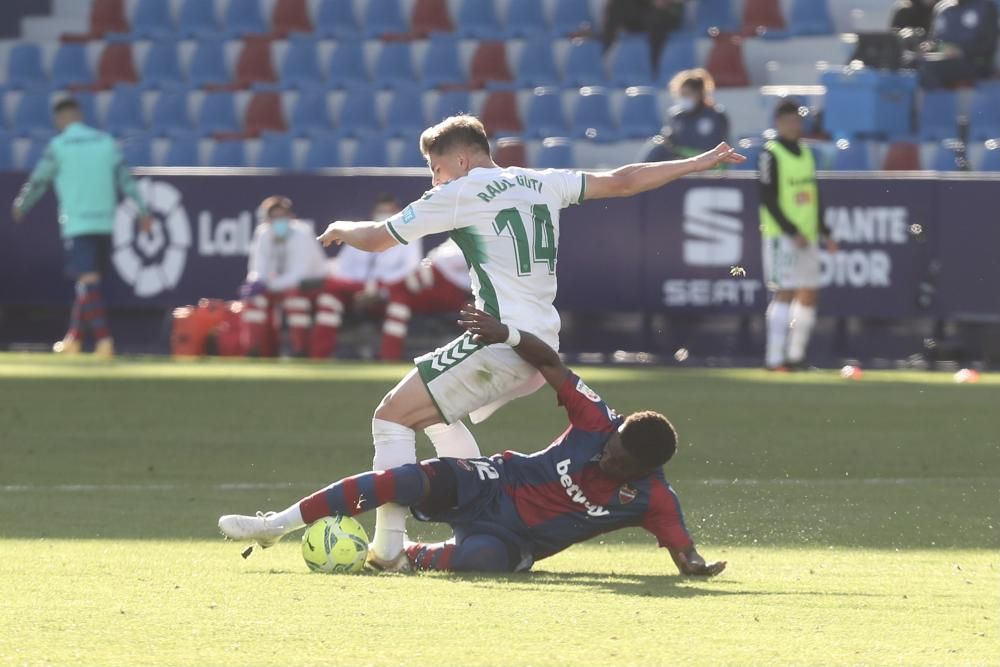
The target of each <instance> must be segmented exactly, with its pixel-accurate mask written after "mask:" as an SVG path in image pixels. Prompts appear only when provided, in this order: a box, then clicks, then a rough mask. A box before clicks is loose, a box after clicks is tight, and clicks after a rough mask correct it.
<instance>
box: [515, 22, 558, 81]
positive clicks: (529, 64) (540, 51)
mask: <svg viewBox="0 0 1000 667" xmlns="http://www.w3.org/2000/svg"><path fill="white" fill-rule="evenodd" d="M514 76H515V77H516V78H517V85H518V87H521V88H534V87H535V86H555V85H558V84H559V71H558V70H557V69H556V61H555V58H554V57H553V54H552V42H551V40H550V39H549V38H548V37H546V36H544V35H537V36H533V37H530V38H529V39H528V40H527V41H526V42H525V44H524V48H522V49H521V55H520V56H518V59H517V63H516V64H515V66H514Z"/></svg>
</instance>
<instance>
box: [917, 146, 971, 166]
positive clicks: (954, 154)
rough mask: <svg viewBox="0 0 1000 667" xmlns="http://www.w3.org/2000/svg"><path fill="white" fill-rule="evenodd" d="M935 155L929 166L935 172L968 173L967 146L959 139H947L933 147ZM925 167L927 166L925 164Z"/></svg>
mask: <svg viewBox="0 0 1000 667" xmlns="http://www.w3.org/2000/svg"><path fill="white" fill-rule="evenodd" d="M933 150H934V155H933V158H932V162H931V164H930V165H929V166H930V168H931V169H932V170H934V171H966V170H967V166H968V163H967V162H966V158H965V144H963V143H962V142H961V141H959V140H957V139H946V140H944V141H941V142H938V143H937V145H935V146H934V147H933ZM925 166H927V165H926V164H925Z"/></svg>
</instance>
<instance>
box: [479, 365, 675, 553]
mask: <svg viewBox="0 0 1000 667" xmlns="http://www.w3.org/2000/svg"><path fill="white" fill-rule="evenodd" d="M558 396H559V404H560V405H562V406H563V407H564V408H566V412H567V413H568V414H569V420H570V426H569V428H567V429H566V431H564V432H563V434H562V435H560V436H559V437H558V438H557V439H556V440H555V442H553V443H552V444H551V445H549V447H547V448H546V449H544V450H542V451H540V452H537V453H535V454H521V453H519V452H512V451H506V452H504V453H503V454H500V455H498V456H496V457H493V459H494V461H495V462H496V463H497V464H498V465H501V466H502V469H503V473H502V480H503V482H504V492H505V493H506V494H507V496H509V497H510V499H511V500H512V501H513V504H514V507H515V508H516V510H517V513H518V515H519V517H520V519H521V521H522V522H523V524H524V528H523V529H522V530H519V531H518V532H519V533H526V534H523V537H525V538H526V539H527V540H529V541H530V542H531V543H533V545H534V556H535V558H536V559H540V558H545V557H547V556H551V555H552V554H554V553H557V552H559V551H562V550H563V549H565V548H566V547H568V546H570V545H572V544H576V543H578V542H583V541H584V540H588V539H590V538H592V537H594V536H596V535H600V534H602V533H606V532H609V531H612V530H617V529H618V528H626V527H630V526H642V527H643V528H645V529H646V530H648V531H649V532H651V533H652V534H653V535H655V536H656V539H657V541H658V542H659V544H660V546H662V547H672V548H677V549H683V548H686V547H688V546H689V545H691V537H690V536H689V535H688V532H687V528H686V527H685V525H684V515H683V514H682V512H681V506H680V501H679V500H678V498H677V494H676V493H674V490H673V489H672V488H671V487H670V484H669V483H668V482H667V480H666V479H665V478H664V476H663V469H662V468H660V469H658V470H657V471H656V472H655V473H653V474H652V475H649V476H648V477H645V478H643V479H640V480H634V481H630V482H622V481H621V480H620V479H614V478H612V477H609V476H608V475H606V474H604V473H603V472H602V471H601V468H600V466H599V465H598V461H599V460H600V458H601V454H602V453H603V451H604V445H605V443H606V442H607V440H608V438H609V437H610V436H611V434H612V433H613V432H614V431H615V430H616V429H617V428H618V427H619V426H620V425H621V424H622V422H623V421H624V419H623V418H622V417H620V416H619V415H618V413H616V412H615V411H614V410H612V409H611V408H610V407H608V406H607V404H605V402H604V401H603V400H602V399H601V397H600V396H598V395H597V394H596V393H595V392H594V391H593V390H591V389H590V387H588V386H587V385H586V384H584V382H583V380H581V379H580V378H579V377H577V376H576V375H574V374H572V373H571V374H570V375H569V377H567V379H566V382H565V383H564V384H563V386H562V387H561V388H560V389H559V393H558Z"/></svg>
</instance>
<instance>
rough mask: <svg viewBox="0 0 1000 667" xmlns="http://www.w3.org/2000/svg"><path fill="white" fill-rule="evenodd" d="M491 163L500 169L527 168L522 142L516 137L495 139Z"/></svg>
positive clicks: (526, 157)
mask: <svg viewBox="0 0 1000 667" xmlns="http://www.w3.org/2000/svg"><path fill="white" fill-rule="evenodd" d="M493 161H494V162H496V163H497V164H498V165H499V166H501V167H527V166H528V155H527V153H526V152H525V150H524V142H523V141H521V139H519V138H518V137H501V138H500V139H497V145H496V149H495V150H494V151H493Z"/></svg>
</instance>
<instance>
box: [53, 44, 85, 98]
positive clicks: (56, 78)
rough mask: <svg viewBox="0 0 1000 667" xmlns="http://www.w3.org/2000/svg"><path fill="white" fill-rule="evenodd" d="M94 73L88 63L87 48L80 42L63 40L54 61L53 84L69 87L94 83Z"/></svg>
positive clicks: (57, 86) (58, 86)
mask: <svg viewBox="0 0 1000 667" xmlns="http://www.w3.org/2000/svg"><path fill="white" fill-rule="evenodd" d="M93 81H94V75H93V73H92V72H91V71H90V67H89V66H88V65H87V49H86V47H85V46H84V45H83V44H81V43H79V42H63V43H62V44H60V45H59V49H58V50H57V51H56V57H55V59H54V60H53V61H52V85H54V86H55V87H56V88H69V87H70V86H74V85H83V84H88V83H93Z"/></svg>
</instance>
